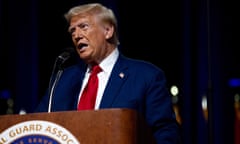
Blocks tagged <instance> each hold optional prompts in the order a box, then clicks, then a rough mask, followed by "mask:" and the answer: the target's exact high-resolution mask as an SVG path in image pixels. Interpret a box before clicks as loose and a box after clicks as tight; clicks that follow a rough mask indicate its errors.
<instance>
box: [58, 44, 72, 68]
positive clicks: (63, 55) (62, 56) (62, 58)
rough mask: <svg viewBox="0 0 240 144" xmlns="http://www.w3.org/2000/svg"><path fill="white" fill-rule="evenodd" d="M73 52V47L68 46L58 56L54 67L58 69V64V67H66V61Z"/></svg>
mask: <svg viewBox="0 0 240 144" xmlns="http://www.w3.org/2000/svg"><path fill="white" fill-rule="evenodd" d="M73 52H74V49H73V48H71V47H69V48H66V49H65V51H64V52H63V53H61V54H60V55H59V56H58V57H57V58H56V61H55V66H54V69H56V66H57V67H58V69H64V64H65V61H67V60H68V59H69V58H70V57H71V56H72V54H73ZM54 71H55V70H54Z"/></svg>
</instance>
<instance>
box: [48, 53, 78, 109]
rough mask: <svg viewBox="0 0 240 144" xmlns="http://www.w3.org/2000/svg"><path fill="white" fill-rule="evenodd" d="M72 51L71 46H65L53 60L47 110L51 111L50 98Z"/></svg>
mask: <svg viewBox="0 0 240 144" xmlns="http://www.w3.org/2000/svg"><path fill="white" fill-rule="evenodd" d="M73 52H74V49H73V48H67V49H66V50H65V51H64V52H63V53H61V54H60V55H59V56H58V57H57V58H56V60H55V63H54V67H53V71H52V74H51V78H50V82H49V88H48V89H49V90H48V91H49V92H48V95H49V102H48V112H51V107H52V98H53V95H54V90H55V87H56V85H57V83H58V81H59V79H60V77H61V75H62V73H63V69H64V64H65V62H66V61H67V60H68V59H69V58H70V57H71V55H72V54H73ZM55 71H57V74H56V76H55V79H53V77H54V74H55ZM53 80H54V81H53Z"/></svg>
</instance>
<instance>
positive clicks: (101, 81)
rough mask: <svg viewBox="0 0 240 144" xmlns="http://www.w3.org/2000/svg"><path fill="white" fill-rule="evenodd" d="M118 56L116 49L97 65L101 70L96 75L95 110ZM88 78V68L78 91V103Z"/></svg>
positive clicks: (97, 107)
mask: <svg viewBox="0 0 240 144" xmlns="http://www.w3.org/2000/svg"><path fill="white" fill-rule="evenodd" d="M118 56H119V51H118V49H117V48H116V49H115V50H114V51H113V52H112V53H111V54H110V55H109V56H108V57H106V58H105V59H104V60H103V61H102V62H101V63H100V64H99V66H100V67H101V68H102V71H101V72H99V73H98V75H97V76H98V91H97V98H96V103H95V110H96V109H99V106H100V102H101V99H102V96H103V93H104V90H105V87H106V85H107V82H108V79H109V77H110V75H111V72H112V69H113V66H114V64H115V63H116V61H117V58H118ZM89 76H90V68H89V67H88V68H87V71H86V73H85V76H84V79H83V84H82V88H81V91H80V94H79V98H78V102H79V100H80V98H81V95H82V91H83V89H84V87H85V86H86V84H87V81H88V79H89Z"/></svg>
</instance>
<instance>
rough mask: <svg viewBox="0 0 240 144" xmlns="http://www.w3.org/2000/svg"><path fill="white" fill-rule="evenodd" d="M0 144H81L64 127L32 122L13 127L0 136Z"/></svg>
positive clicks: (50, 123)
mask: <svg viewBox="0 0 240 144" xmlns="http://www.w3.org/2000/svg"><path fill="white" fill-rule="evenodd" d="M0 144H80V142H78V140H77V139H76V137H75V136H74V135H72V134H71V133H70V132H69V131H68V130H67V129H65V128H64V127H62V126H60V125H58V124H56V123H52V122H49V121H42V120H32V121H26V122H21V123H18V124H16V125H13V126H11V127H9V128H8V129H6V130H5V131H3V132H2V133H1V134H0Z"/></svg>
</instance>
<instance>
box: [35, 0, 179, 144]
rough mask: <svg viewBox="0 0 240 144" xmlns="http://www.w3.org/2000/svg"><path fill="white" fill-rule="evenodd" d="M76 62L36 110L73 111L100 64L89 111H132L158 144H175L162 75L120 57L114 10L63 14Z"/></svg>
mask: <svg viewBox="0 0 240 144" xmlns="http://www.w3.org/2000/svg"><path fill="white" fill-rule="evenodd" d="M65 18H66V20H67V21H68V23H69V33H70V34H71V37H72V41H73V44H74V45H75V50H76V53H77V55H78V57H79V58H80V59H79V62H78V63H77V64H75V65H72V66H69V67H66V68H65V69H64V71H63V73H62V74H61V77H60V78H59V80H58V83H57V85H55V89H54V96H53V97H51V101H50V100H49V95H46V96H45V97H43V100H42V101H41V103H40V104H39V106H38V107H37V110H36V112H46V111H48V109H50V111H66V110H77V107H78V104H79V101H81V97H82V92H83V89H84V87H85V86H86V85H87V81H88V78H89V75H90V71H91V67H92V66H93V65H96V64H97V65H99V66H100V67H101V69H102V71H101V72H100V73H98V74H97V77H98V79H99V81H98V83H99V86H98V89H97V95H96V100H94V101H95V103H94V107H93V109H95V110H98V109H104V108H130V109H133V110H136V111H137V112H138V113H139V114H141V115H142V116H143V117H144V119H145V121H146V123H147V125H148V126H149V127H150V128H151V132H152V133H153V135H154V137H155V139H156V142H157V143H158V144H176V143H178V140H179V130H178V125H177V122H176V118H175V114H174V111H173V107H172V102H171V96H170V95H169V93H168V90H167V89H166V79H165V76H164V72H163V71H162V70H161V69H160V68H158V67H156V66H155V65H153V64H151V63H149V62H146V61H142V60H135V59H130V58H127V57H125V56H123V55H122V54H121V53H120V51H119V49H118V46H119V40H118V33H117V20H116V17H115V15H114V13H113V12H112V10H110V9H108V8H106V7H105V6H103V5H101V4H98V3H93V4H86V5H80V6H76V7H73V8H72V9H70V10H69V11H68V13H66V14H65Z"/></svg>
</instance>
